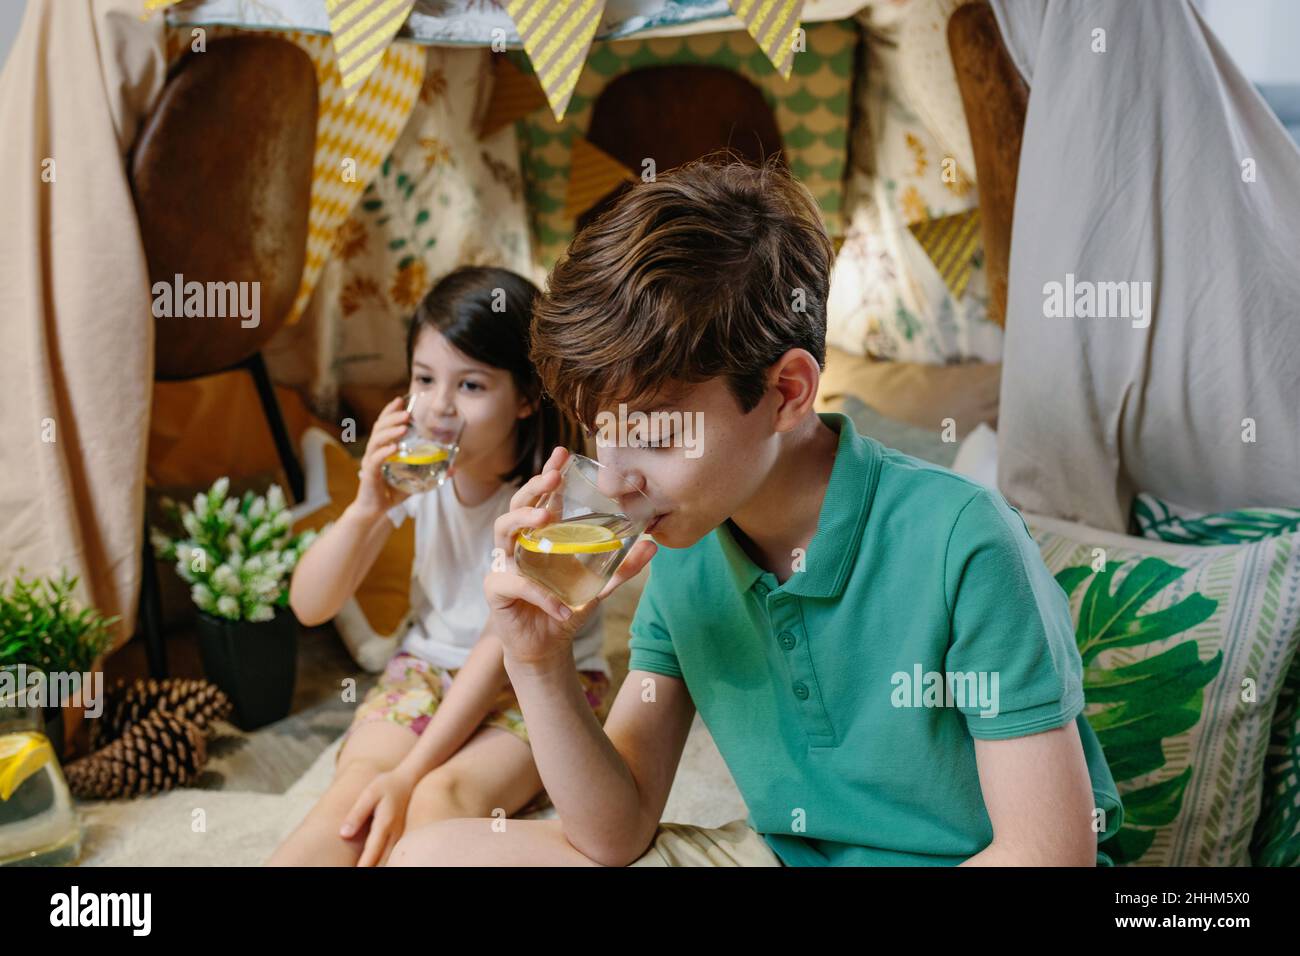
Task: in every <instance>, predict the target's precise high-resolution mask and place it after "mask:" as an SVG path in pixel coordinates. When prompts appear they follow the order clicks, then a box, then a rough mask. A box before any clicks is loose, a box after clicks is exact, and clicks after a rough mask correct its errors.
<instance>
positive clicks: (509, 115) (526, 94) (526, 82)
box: [478, 54, 546, 139]
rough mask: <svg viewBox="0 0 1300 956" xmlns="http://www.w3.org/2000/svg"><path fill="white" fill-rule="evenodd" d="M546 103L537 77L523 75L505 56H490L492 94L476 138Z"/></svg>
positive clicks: (522, 116) (482, 137)
mask: <svg viewBox="0 0 1300 956" xmlns="http://www.w3.org/2000/svg"><path fill="white" fill-rule="evenodd" d="M545 105H546V94H545V93H543V92H542V88H541V87H540V86H538V85H537V78H536V77H532V76H525V75H524V73H523V71H522V70H520V69H519V67H517V66H515V65H514V64H513V63H511V62H510V58H509V57H505V56H501V55H500V54H496V55H494V56H493V57H492V98H491V99H490V100H488V105H487V110H486V111H485V112H484V114H483V119H482V120H481V121H480V123H479V128H478V136H479V139H485V138H487V137H488V136H491V135H492V134H493V133H495V132H496V131H497V130H499V129H501V127H503V126H508V125H509V124H511V123H513V122H514V121H515V120H519V119H523V118H524V117H525V116H527V115H528V114H529V113H531V112H532V111H533V110H535V109H537V108H538V107H539V106H545Z"/></svg>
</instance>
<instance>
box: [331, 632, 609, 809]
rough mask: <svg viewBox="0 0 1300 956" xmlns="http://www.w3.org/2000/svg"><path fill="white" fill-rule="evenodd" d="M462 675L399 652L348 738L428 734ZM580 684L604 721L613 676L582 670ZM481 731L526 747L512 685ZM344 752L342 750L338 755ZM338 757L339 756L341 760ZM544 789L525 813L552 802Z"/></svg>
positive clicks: (525, 733) (361, 708)
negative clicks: (371, 729)
mask: <svg viewBox="0 0 1300 956" xmlns="http://www.w3.org/2000/svg"><path fill="white" fill-rule="evenodd" d="M457 673H459V671H456V670H447V669H445V668H442V667H437V666H435V665H433V664H430V663H429V662H428V661H426V660H423V659H422V658H419V657H416V656H415V655H414V654H408V653H406V652H405V651H400V652H398V653H397V654H394V655H393V659H392V660H390V661H389V662H388V666H387V667H386V668H385V669H384V673H383V674H382V675H380V678H379V683H378V684H376V685H375V686H374V687H372V688H370V691H369V692H368V693H367V694H366V696H365V699H364V700H362V702H361V703H360V704H359V705H358V706H357V712H356V715H355V716H354V717H353V718H352V726H351V727H349V728H348V732H347V734H344V741H345V742H346V740H347V736H348V735H349V734H351V733H352V731H353V730H355V729H356V728H357V727H359V726H361V725H362V724H365V723H370V722H373V721H377V720H386V721H391V722H392V723H395V724H397V725H399V726H401V727H409V728H410V729H411V730H413V731H414V732H415V733H416V734H421V733H424V729H425V728H426V727H428V726H429V721H430V720H432V719H433V715H434V713H435V712H436V711H437V709H438V705H439V704H441V703H442V699H443V697H444V696H445V695H446V693H447V691H448V690H450V689H451V684H452V681H453V680H454V679H455V677H456V674H457ZM578 683H579V684H581V685H582V689H583V692H584V693H585V694H586V695H587V703H588V704H590V705H591V709H592V711H593V712H594V713H595V714H596V718H597V719H598V720H600V721H601V722H602V723H603V722H604V720H605V716H606V714H607V712H608V710H609V703H610V699H609V698H610V694H609V691H610V682H609V676H608V675H606V674H604V673H603V672H601V671H578ZM479 726H480V727H497V728H500V729H501V730H505V731H507V732H509V733H512V734H514V735H515V736H516V737H518V738H519V739H520V740H522V741H523V742H524V743H528V730H527V728H525V727H524V715H523V714H522V713H521V712H520V710H519V701H518V699H517V698H516V697H515V693H514V691H513V690H512V689H510V688H509V687H507V688H506V689H505V690H503V691H502V692H501V693H500V694H499V695H498V696H497V699H496V701H495V703H494V704H493V707H492V710H491V711H490V712H489V713H488V715H487V717H485V718H484V719H483V723H482V724H480V725H479ZM342 752H343V747H342V746H340V747H339V749H338V754H341V753H342ZM337 760H338V755H337V754H336V755H335V761H336V762H337ZM549 802H550V801H549V799H548V798H547V797H546V792H545V791H544V790H543V791H542V792H541V793H540V794H538V796H537V797H535V798H534V799H533V801H532V802H531V803H530V804H529V805H528V806H527V807H525V808H524V809H523V810H522V811H520V812H521V813H531V812H532V811H534V810H540V809H542V808H544V807H546V806H547V805H548V804H549Z"/></svg>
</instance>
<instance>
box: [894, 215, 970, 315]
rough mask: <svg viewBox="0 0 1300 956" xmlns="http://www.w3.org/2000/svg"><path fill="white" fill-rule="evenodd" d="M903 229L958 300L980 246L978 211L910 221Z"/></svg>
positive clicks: (967, 280) (968, 278)
mask: <svg viewBox="0 0 1300 956" xmlns="http://www.w3.org/2000/svg"><path fill="white" fill-rule="evenodd" d="M907 228H908V229H910V230H912V235H914V236H916V241H917V242H919V243H920V244H921V248H922V249H924V250H925V253H926V255H928V256H929V257H930V261H931V262H933V263H934V267H935V268H936V269H938V270H939V275H940V276H942V277H943V284H944V285H946V286H947V287H948V291H949V292H951V293H952V296H953V298H954V299H960V298H961V295H962V293H963V292H965V291H966V284H967V283H968V282H970V274H971V268H972V263H971V259H972V258H973V257H974V255H975V252H976V250H978V249H979V246H980V212H979V209H971V210H970V211H968V212H959V213H957V214H956V215H953V216H943V217H942V218H939V219H926V220H923V221H921V222H914V223H911V224H910V225H909V226H908V227H907Z"/></svg>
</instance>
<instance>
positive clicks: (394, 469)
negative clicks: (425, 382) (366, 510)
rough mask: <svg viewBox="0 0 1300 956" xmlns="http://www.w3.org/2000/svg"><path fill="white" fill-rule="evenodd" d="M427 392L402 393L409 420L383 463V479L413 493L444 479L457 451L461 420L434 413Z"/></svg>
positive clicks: (399, 488)
mask: <svg viewBox="0 0 1300 956" xmlns="http://www.w3.org/2000/svg"><path fill="white" fill-rule="evenodd" d="M432 402H433V398H432V394H431V393H430V392H412V393H411V394H409V395H407V396H406V410H407V411H408V412H410V413H411V424H410V425H409V426H408V427H407V429H406V433H405V434H404V435H403V436H402V437H401V439H399V440H398V443H397V451H396V452H394V453H393V454H392V455H389V456H388V458H387V459H385V461H384V464H383V468H382V470H383V473H384V480H385V481H387V482H388V483H389V484H390V485H392V486H393V487H394V488H396V489H397V490H398V491H405V492H407V493H408V494H412V495H417V494H419V493H420V492H422V491H429V490H430V489H433V488H437V487H438V486H439V485H441V484H442V483H443V482H444V481H445V480H446V479H447V471H448V469H450V468H451V463H452V462H453V461H455V460H456V453H457V452H458V451H460V437H461V434H462V433H463V432H464V431H465V420H464V419H463V418H461V417H460V416H459V415H457V416H456V417H454V418H448V417H446V416H441V415H437V414H436V413H435V412H434V411H433V410H432V408H431V407H430V406H431V404H432Z"/></svg>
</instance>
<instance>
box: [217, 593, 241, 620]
mask: <svg viewBox="0 0 1300 956" xmlns="http://www.w3.org/2000/svg"><path fill="white" fill-rule="evenodd" d="M217 613H218V614H220V615H221V616H222V617H228V618H230V619H231V620H232V621H237V620H239V602H238V601H236V600H235V599H234V598H232V597H231V596H230V595H229V594H223V595H222V596H221V597H220V598H218V599H217Z"/></svg>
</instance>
